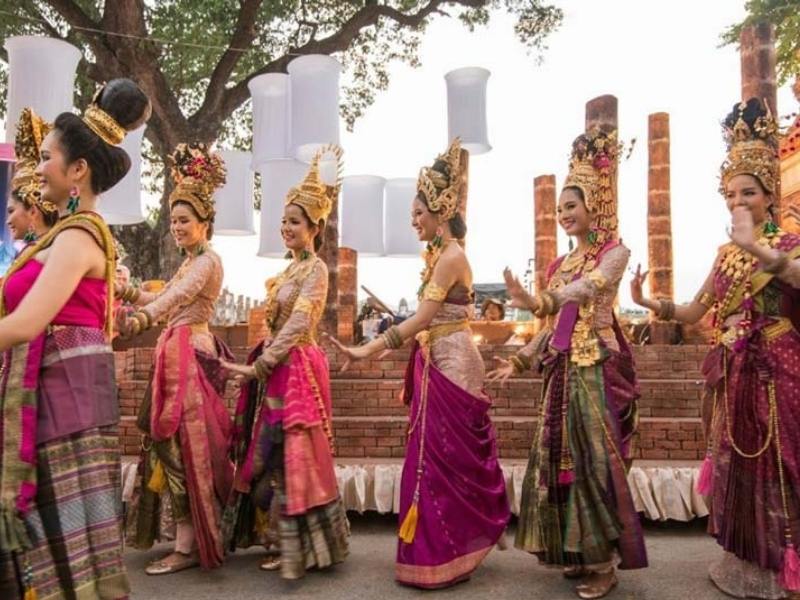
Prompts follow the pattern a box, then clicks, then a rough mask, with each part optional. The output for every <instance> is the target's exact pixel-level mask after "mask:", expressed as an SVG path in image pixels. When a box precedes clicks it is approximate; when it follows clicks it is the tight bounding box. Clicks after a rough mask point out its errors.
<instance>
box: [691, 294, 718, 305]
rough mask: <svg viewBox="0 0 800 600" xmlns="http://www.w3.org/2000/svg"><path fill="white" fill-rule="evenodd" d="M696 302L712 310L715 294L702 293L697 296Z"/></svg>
mask: <svg viewBox="0 0 800 600" xmlns="http://www.w3.org/2000/svg"><path fill="white" fill-rule="evenodd" d="M694 301H695V302H697V303H699V304H702V305H703V306H705V307H706V308H711V307H712V306H714V294H712V293H710V292H700V293H699V294H697V296H695V298H694Z"/></svg>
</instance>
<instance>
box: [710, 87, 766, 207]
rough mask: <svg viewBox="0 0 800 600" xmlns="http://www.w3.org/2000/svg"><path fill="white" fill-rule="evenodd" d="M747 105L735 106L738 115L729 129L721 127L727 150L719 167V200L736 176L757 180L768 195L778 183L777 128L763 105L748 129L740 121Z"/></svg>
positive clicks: (727, 124) (726, 126) (748, 125)
mask: <svg viewBox="0 0 800 600" xmlns="http://www.w3.org/2000/svg"><path fill="white" fill-rule="evenodd" d="M750 102H752V100H751V101H750ZM748 104H749V102H742V103H741V104H740V105H739V107H738V108H739V115H738V118H737V119H736V122H735V123H734V124H733V125H732V126H731V125H730V124H729V123H723V135H724V137H725V142H726V145H727V146H728V157H727V158H726V159H725V162H723V163H722V166H721V167H720V188H719V189H720V193H721V194H722V195H723V196H724V195H725V188H726V187H727V185H728V182H729V181H730V180H731V179H732V178H733V177H735V176H736V175H744V174H747V175H752V176H754V177H756V178H758V180H759V181H760V182H761V184H762V185H763V186H764V189H766V190H767V191H768V192H769V193H771V194H772V193H774V192H775V190H776V186H777V183H778V182H779V181H780V162H779V159H778V124H777V123H776V121H775V119H774V118H773V116H772V112H771V111H770V109H769V106H768V105H766V103H764V108H765V114H764V115H762V116H759V117H757V118H756V119H755V121H754V122H753V124H752V125H750V124H748V123H747V122H746V121H745V120H744V118H743V114H744V111H745V109H746V108H747V105H748ZM759 104H760V102H759Z"/></svg>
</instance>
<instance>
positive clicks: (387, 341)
mask: <svg viewBox="0 0 800 600" xmlns="http://www.w3.org/2000/svg"><path fill="white" fill-rule="evenodd" d="M381 337H382V338H383V343H384V345H385V346H386V348H387V349H389V350H397V349H398V348H400V347H402V345H403V336H402V335H400V330H399V329H398V328H397V325H392V326H391V327H389V329H387V330H386V331H385V332H384V333H383V335H382V336H381Z"/></svg>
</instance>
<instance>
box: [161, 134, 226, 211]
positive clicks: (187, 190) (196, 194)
mask: <svg viewBox="0 0 800 600" xmlns="http://www.w3.org/2000/svg"><path fill="white" fill-rule="evenodd" d="M170 159H171V160H172V179H173V181H174V182H175V189H174V190H172V194H170V196H169V206H170V208H172V205H173V204H175V203H176V202H186V203H188V204H190V205H191V207H192V208H193V209H194V210H195V212H196V213H197V215H198V216H199V217H200V218H201V219H202V220H203V221H212V220H213V219H214V215H215V214H216V211H215V209H214V192H215V191H216V189H217V188H218V187H220V186H221V185H222V184H224V183H225V179H226V176H227V173H226V171H225V162H224V161H223V160H222V157H221V156H220V155H219V154H217V153H216V152H212V151H211V149H210V148H209V147H208V146H207V145H206V144H203V143H191V144H178V145H177V147H176V148H175V151H174V152H173V153H172V154H171V155H170Z"/></svg>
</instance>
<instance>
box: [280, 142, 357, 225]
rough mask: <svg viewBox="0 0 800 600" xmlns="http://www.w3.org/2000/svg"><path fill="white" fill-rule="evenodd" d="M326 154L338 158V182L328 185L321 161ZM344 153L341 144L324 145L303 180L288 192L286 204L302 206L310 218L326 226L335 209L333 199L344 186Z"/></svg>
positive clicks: (315, 222)
mask: <svg viewBox="0 0 800 600" xmlns="http://www.w3.org/2000/svg"><path fill="white" fill-rule="evenodd" d="M326 155H331V156H333V159H334V160H336V182H335V183H334V184H333V185H327V184H326V183H325V182H324V181H323V180H322V176H321V174H320V161H322V160H323V158H324V157H325V156H326ZM342 155H343V152H342V149H341V148H340V147H339V146H336V145H334V144H330V145H327V146H324V147H322V148H321V149H320V150H319V151H318V152H317V153H316V154H315V155H314V158H313V159H312V161H311V166H310V167H309V168H308V173H306V176H305V178H304V179H303V181H302V182H301V183H300V184H299V185H296V186H295V187H293V188H291V189H290V190H289V192H288V193H287V194H286V204H287V205H289V204H296V205H297V206H299V207H300V208H302V209H303V212H305V213H306V216H308V218H309V220H310V221H311V222H312V223H314V224H315V225H319V223H320V222H322V223H323V226H324V223H326V222H327V221H328V216H329V215H330V214H331V210H332V209H333V201H334V200H335V199H336V197H337V196H338V195H339V190H340V189H341V187H342V170H343V168H344V163H343V162H342Z"/></svg>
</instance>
